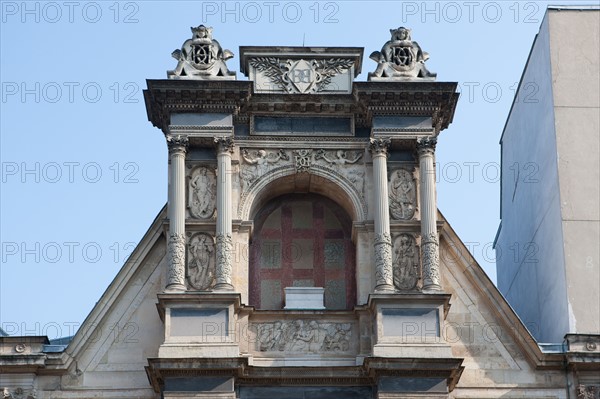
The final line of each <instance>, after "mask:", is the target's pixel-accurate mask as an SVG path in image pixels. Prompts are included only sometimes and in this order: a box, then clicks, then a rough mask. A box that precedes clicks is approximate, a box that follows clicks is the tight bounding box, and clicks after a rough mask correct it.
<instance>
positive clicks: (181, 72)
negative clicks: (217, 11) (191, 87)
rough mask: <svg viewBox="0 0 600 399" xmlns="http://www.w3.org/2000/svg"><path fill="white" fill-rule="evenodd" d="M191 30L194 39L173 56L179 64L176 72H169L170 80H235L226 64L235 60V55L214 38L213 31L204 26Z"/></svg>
mask: <svg viewBox="0 0 600 399" xmlns="http://www.w3.org/2000/svg"><path fill="white" fill-rule="evenodd" d="M190 29H191V30H192V38H191V39H188V40H186V41H185V42H184V43H183V46H181V50H175V51H173V53H172V54H171V55H172V56H173V58H175V59H176V60H177V61H178V63H177V67H176V68H175V70H173V71H167V76H168V78H169V79H235V72H232V71H229V70H228V69H227V65H226V63H225V62H226V61H227V60H228V59H230V58H233V53H232V52H231V51H229V50H224V49H223V48H221V45H220V44H219V42H218V41H216V40H214V39H213V38H212V30H213V29H212V28H211V27H206V26H204V25H200V26H198V27H196V28H193V27H192V28H190Z"/></svg>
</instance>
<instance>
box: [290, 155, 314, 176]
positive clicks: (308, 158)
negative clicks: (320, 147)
mask: <svg viewBox="0 0 600 399" xmlns="http://www.w3.org/2000/svg"><path fill="white" fill-rule="evenodd" d="M294 160H295V162H296V172H298V173H300V172H308V170H309V169H310V165H311V164H312V150H296V151H294Z"/></svg>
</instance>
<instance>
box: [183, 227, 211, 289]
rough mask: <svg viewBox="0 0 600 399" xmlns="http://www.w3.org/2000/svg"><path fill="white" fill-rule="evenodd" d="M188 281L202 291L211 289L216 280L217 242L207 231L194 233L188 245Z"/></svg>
mask: <svg viewBox="0 0 600 399" xmlns="http://www.w3.org/2000/svg"><path fill="white" fill-rule="evenodd" d="M187 275H188V283H189V285H190V286H191V287H192V288H194V289H196V290H200V291H205V290H208V289H211V288H212V286H213V285H214V282H215V244H214V240H213V238H212V237H211V236H210V235H208V234H205V233H198V234H194V235H193V236H192V237H191V238H190V242H189V245H188V272H187Z"/></svg>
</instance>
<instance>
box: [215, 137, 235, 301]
mask: <svg viewBox="0 0 600 399" xmlns="http://www.w3.org/2000/svg"><path fill="white" fill-rule="evenodd" d="M215 144H216V145H217V265H216V284H215V288H214V289H215V290H216V291H233V285H232V284H231V272H232V270H231V269H232V266H231V252H232V249H233V243H232V238H231V153H232V152H233V139H232V138H231V137H216V138H215Z"/></svg>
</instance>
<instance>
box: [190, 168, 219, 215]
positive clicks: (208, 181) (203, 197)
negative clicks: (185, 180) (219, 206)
mask: <svg viewBox="0 0 600 399" xmlns="http://www.w3.org/2000/svg"><path fill="white" fill-rule="evenodd" d="M188 193H189V199H188V206H189V208H190V214H191V215H192V217H194V218H197V219H210V218H212V217H213V215H214V213H215V205H216V198H217V180H216V177H215V173H214V171H213V170H211V169H210V168H207V167H204V166H203V167H199V168H197V169H195V170H194V171H193V172H192V175H191V178H190V186H189V190H188Z"/></svg>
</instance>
